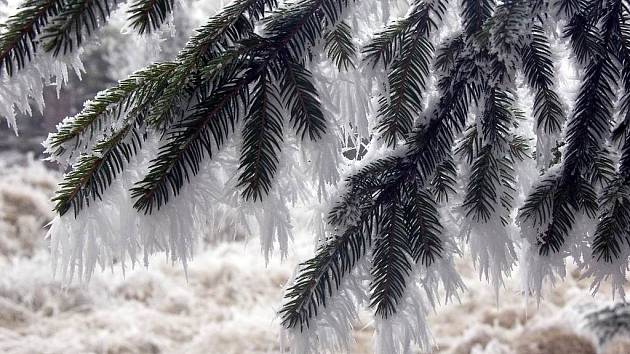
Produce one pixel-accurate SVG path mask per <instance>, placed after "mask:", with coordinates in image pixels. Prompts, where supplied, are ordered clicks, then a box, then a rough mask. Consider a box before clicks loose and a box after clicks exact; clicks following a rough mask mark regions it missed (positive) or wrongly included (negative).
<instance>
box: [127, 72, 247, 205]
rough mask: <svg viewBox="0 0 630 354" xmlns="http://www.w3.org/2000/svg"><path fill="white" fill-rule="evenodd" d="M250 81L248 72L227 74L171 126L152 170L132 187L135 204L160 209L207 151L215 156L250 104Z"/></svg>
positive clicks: (174, 193)
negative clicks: (204, 98) (191, 109)
mask: <svg viewBox="0 0 630 354" xmlns="http://www.w3.org/2000/svg"><path fill="white" fill-rule="evenodd" d="M251 81H252V80H251V79H250V78H249V77H248V76H245V77H238V78H234V77H231V78H230V77H228V78H225V79H224V81H223V82H221V85H218V86H217V87H216V88H215V89H214V90H213V91H212V92H211V93H210V94H209V95H208V99H207V100H205V101H203V102H200V103H199V104H197V105H196V107H194V108H193V114H191V115H189V116H188V117H186V119H184V120H182V121H180V122H178V123H176V124H174V125H173V126H171V127H170V129H169V131H168V133H167V137H166V143H165V144H164V145H163V146H162V147H160V152H159V154H158V156H157V157H156V158H155V159H154V160H153V163H152V165H151V166H150V167H149V172H148V173H147V174H146V176H145V177H144V178H143V179H142V180H141V181H139V182H137V183H136V184H135V185H134V187H133V188H132V189H131V196H132V198H134V199H136V201H135V203H134V208H136V209H137V210H140V211H143V212H144V213H151V212H152V211H153V209H159V208H160V207H161V206H162V205H163V204H165V203H167V202H168V201H169V196H170V195H171V194H172V195H177V194H178V193H179V190H180V189H181V187H182V186H183V185H184V183H185V182H188V181H189V180H190V178H191V177H192V175H195V174H197V172H198V171H199V169H200V162H201V160H202V159H203V158H205V157H206V154H207V155H208V156H209V157H212V155H213V153H214V150H213V148H212V146H213V145H215V146H216V148H217V149H218V148H220V147H221V146H222V145H223V143H224V142H225V140H226V139H227V138H228V135H229V134H230V132H231V131H232V130H234V126H235V124H236V121H237V120H238V119H239V118H240V117H241V107H243V106H245V107H247V106H248V104H249V93H248V85H249V83H250V82H251Z"/></svg>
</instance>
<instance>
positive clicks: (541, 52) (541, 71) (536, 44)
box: [521, 25, 565, 134]
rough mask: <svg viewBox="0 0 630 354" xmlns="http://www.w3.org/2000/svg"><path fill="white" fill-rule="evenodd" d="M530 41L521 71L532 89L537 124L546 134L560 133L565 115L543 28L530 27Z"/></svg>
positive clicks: (525, 49)
mask: <svg viewBox="0 0 630 354" xmlns="http://www.w3.org/2000/svg"><path fill="white" fill-rule="evenodd" d="M530 36H531V41H530V42H529V44H528V45H526V46H525V47H524V48H523V49H522V50H521V53H522V54H521V55H522V62H523V72H524V73H525V77H526V78H527V83H528V85H529V86H530V87H532V89H533V90H534V92H535V94H534V107H533V111H534V117H535V118H536V125H537V126H538V127H539V128H540V127H542V128H543V131H544V132H545V133H547V134H551V133H555V132H559V131H560V130H561V129H562V125H563V124H564V120H565V116H564V111H563V108H562V103H561V102H560V97H559V96H558V94H557V93H556V92H555V91H554V89H553V87H554V79H555V78H554V67H553V60H552V58H551V48H550V45H549V41H548V40H547V36H546V34H545V31H544V29H543V28H542V27H541V26H539V25H534V26H532V29H531V35H530Z"/></svg>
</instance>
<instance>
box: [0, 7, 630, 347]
mask: <svg viewBox="0 0 630 354" xmlns="http://www.w3.org/2000/svg"><path fill="white" fill-rule="evenodd" d="M32 1H34V2H35V5H33V6H35V7H34V9H36V10H37V9H40V8H39V7H37V6H43V5H42V4H44V3H46V0H32ZM48 1H51V0H48ZM377 2H378V1H376V0H375V1H360V2H359V1H353V0H292V1H275V0H235V1H233V2H231V3H230V4H228V5H226V6H225V7H224V9H223V10H221V11H219V12H218V13H217V14H215V15H213V16H211V17H210V18H209V19H208V21H207V22H206V24H205V25H203V26H201V27H200V28H199V29H198V30H197V31H196V32H195V33H194V34H193V35H192V37H191V38H190V40H189V41H188V43H187V44H186V45H185V46H184V48H183V49H182V50H181V51H180V52H179V54H177V56H175V57H174V58H173V59H170V60H161V61H158V62H155V63H152V64H150V65H148V66H146V67H144V68H141V69H138V70H137V71H135V72H134V73H133V74H131V75H130V76H129V77H128V78H126V79H123V80H121V81H120V82H119V83H118V84H117V85H115V86H114V87H111V88H109V89H107V90H104V91H102V92H101V93H99V94H98V95H97V97H95V99H94V100H93V101H90V102H88V103H86V105H85V107H84V109H83V110H82V111H81V112H80V113H79V114H77V115H76V116H74V117H70V118H67V119H66V120H64V122H62V123H61V124H60V125H59V127H58V131H57V132H56V133H53V134H51V136H50V137H49V138H48V140H47V142H46V146H47V151H48V153H49V154H50V156H51V157H50V158H51V159H52V160H56V161H59V162H61V163H62V164H64V163H67V164H69V165H71V166H72V167H71V169H70V171H69V172H68V173H67V174H66V175H65V178H64V181H63V182H62V183H61V185H60V188H59V190H58V193H57V195H56V196H55V199H54V200H55V202H56V203H57V204H56V208H55V210H56V211H57V212H58V214H59V216H58V217H57V218H56V219H55V220H54V221H53V223H52V225H51V229H50V233H49V234H50V237H51V239H52V241H53V253H54V254H55V256H56V257H55V259H57V260H58V263H57V268H58V269H59V271H60V273H61V274H62V275H63V277H64V279H65V280H66V281H71V280H72V279H73V278H79V279H82V280H89V277H90V275H91V274H92V272H93V271H94V269H95V268H96V267H97V265H100V266H101V267H111V266H113V265H114V264H115V263H118V264H119V265H121V266H122V268H123V269H124V268H125V267H126V266H127V264H128V262H131V264H132V265H133V264H135V263H136V262H139V261H140V260H142V262H143V263H144V264H146V263H147V262H148V260H149V256H150V255H151V254H153V253H157V252H164V253H166V254H167V256H168V257H169V258H170V259H172V260H174V261H175V260H177V261H180V262H181V263H182V264H183V265H184V266H186V264H187V263H188V262H189V261H190V259H191V257H192V255H193V252H194V244H195V240H196V239H197V238H198V237H200V236H201V235H203V234H204V233H206V232H208V227H209V226H208V225H216V222H215V221H216V220H215V218H216V217H217V215H218V214H223V213H225V214H226V215H229V216H227V218H229V219H233V220H241V221H242V222H243V223H244V224H246V225H247V226H249V227H250V230H252V232H259V233H260V234H261V248H262V251H263V253H264V254H265V255H266V256H269V255H271V253H272V251H274V249H279V251H280V252H279V253H280V254H281V255H284V254H286V252H288V248H289V241H290V239H291V237H292V231H291V230H292V225H293V224H292V220H291V206H292V205H295V204H296V203H309V202H312V200H313V199H314V198H315V197H317V198H319V200H318V202H320V203H321V204H322V205H325V206H328V209H329V210H328V212H327V213H326V216H325V217H323V218H321V217H320V219H321V220H320V221H321V223H320V225H318V226H317V227H316V231H317V232H315V233H316V240H317V249H316V251H315V255H314V256H313V257H312V258H310V259H308V260H306V261H305V262H303V263H302V264H301V265H300V266H299V267H298V270H297V273H296V275H295V277H294V279H293V281H292V282H291V283H290V284H289V285H288V286H287V289H286V295H285V299H284V302H283V307H282V308H281V310H280V311H279V316H280V317H281V318H280V320H281V322H282V325H283V326H284V327H285V328H286V332H287V334H288V337H289V338H290V339H291V350H293V351H295V352H318V351H322V350H324V351H326V350H327V351H329V352H336V351H340V350H348V348H349V344H350V342H349V333H350V329H351V326H352V323H353V319H354V318H355V317H356V314H357V309H358V307H359V306H367V307H369V308H370V309H371V311H372V312H373V316H374V321H375V324H376V328H377V331H376V332H377V333H376V336H377V337H376V341H375V344H376V345H375V350H376V351H377V352H387V353H390V352H405V351H406V350H408V349H409V348H411V346H413V345H420V346H421V347H423V348H425V349H428V348H429V346H430V343H431V340H430V335H429V333H430V331H429V330H428V328H427V327H426V320H425V314H426V311H428V310H429V309H430V308H433V307H435V305H436V304H437V303H438V302H439V299H440V297H439V296H438V288H439V287H443V290H444V292H445V294H446V299H447V300H449V299H451V298H452V297H456V296H457V294H458V293H459V292H460V291H461V290H463V284H462V283H461V280H460V279H459V276H458V274H457V272H456V271H455V270H454V268H453V267H452V260H453V256H454V255H457V254H458V253H460V248H462V249H464V250H468V251H470V253H471V254H472V256H473V259H474V261H475V264H476V266H477V269H478V271H479V273H480V275H481V276H482V277H485V278H486V279H488V281H490V282H491V283H492V284H493V286H494V287H495V289H496V291H497V294H498V291H499V289H500V287H501V285H502V284H503V281H504V277H507V276H510V275H511V271H512V269H513V268H514V265H515V264H516V262H517V258H518V256H517V255H520V258H521V259H526V260H527V261H526V262H521V269H522V271H523V273H522V277H523V288H524V289H523V290H524V291H525V292H526V293H527V294H533V295H535V296H537V297H538V298H540V297H541V296H542V294H543V288H544V285H545V283H548V282H554V281H555V280H556V279H557V278H561V277H563V276H564V274H565V272H566V271H565V263H566V262H567V260H568V259H569V258H572V259H573V260H574V261H576V262H578V263H579V264H580V266H581V267H582V268H583V269H584V270H585V273H584V274H586V275H587V276H591V277H592V279H593V288H594V290H597V288H598V286H599V284H600V283H601V281H603V280H604V279H611V280H612V282H613V288H614V289H615V291H616V292H617V293H619V294H620V295H622V296H623V295H624V294H623V285H624V284H625V282H626V271H627V269H628V252H629V249H630V246H629V245H630V241H628V240H629V238H628V230H629V229H630V213H629V212H628V210H630V198H628V193H627V187H628V184H629V183H630V167H629V166H630V155H629V154H630V143H629V140H628V139H627V137H628V135H629V134H628V132H629V130H628V129H630V124H629V122H630V120H629V119H630V26H629V25H628V23H630V9H629V8H628V6H627V3H626V2H624V1H623V0H607V1H604V2H602V1H591V0H586V1H578V2H575V1H572V0H557V1H546V0H536V1H525V0H510V1H494V0H461V1H449V0H409V1H381V2H380V4H379V5H380V6H375V5H376V3H377ZM64 4H65V3H64ZM104 4H107V3H104ZM83 5H85V4H83ZM29 6H31V5H29ZM64 6H65V5H64ZM29 9H30V8H29ZM55 9H56V8H55ZM108 9H109V8H108ZM31 10H32V9H31ZM70 10H71V9H69V8H64V7H63V6H62V7H61V8H60V9H59V11H57V10H56V11H53V13H52V14H51V15H50V16H51V18H52V20H51V23H52V25H51V26H52V28H53V29H52V30H53V31H55V28H56V31H57V33H61V34H63V33H65V32H64V31H63V26H62V27H59V26H58V25H55V23H59V20H58V19H57V17H59V16H61V17H62V18H63V17H64V16H65V15H63V14H64V13H68V14H69V15H68V16H70V17H67V16H66V20H67V21H72V19H75V20H76V19H77V17H76V16H73V15H72V13H73V12H68V11H70ZM173 10H174V6H173V2H172V1H168V0H158V1H147V0H136V1H133V2H132V3H131V4H130V5H129V11H130V14H131V17H130V23H131V27H132V28H133V29H135V30H136V31H138V32H140V33H146V32H152V33H156V31H159V28H160V26H161V25H162V26H163V25H164V24H165V22H167V21H168V19H169V18H170V14H171V12H172V11H173ZM25 11H26V10H25ZM29 11H30V10H29ZM73 11H74V10H73ZM36 12H37V11H36ZM106 12H107V15H108V14H109V10H108V11H106ZM74 14H75V15H76V13H74ZM107 15H106V14H105V13H103V14H102V16H101V20H102V21H105V20H106V19H108V18H109V17H108V16H107ZM28 18H29V17H28V16H18V17H15V18H14V20H11V21H18V22H20V21H21V22H22V23H23V22H24V21H27V20H28ZM11 21H10V22H11ZM46 23H47V22H46ZM97 24H100V22H98V21H97ZM84 25H85V24H84ZM43 27H49V26H43ZM79 27H81V26H79ZM97 27H98V26H97ZM24 28H27V27H24ZM94 29H95V28H93V26H90V25H87V27H86V30H87V32H89V31H91V30H94ZM33 31H34V32H35V33H36V34H37V35H39V34H40V29H39V28H34V29H33ZM60 31H61V32H60ZM4 33H9V35H8V37H7V35H4V37H1V38H2V40H1V41H0V48H9V49H7V50H6V51H5V54H6V53H9V52H11V53H21V54H24V55H23V56H19V55H18V56H15V55H13V54H12V55H13V56H9V57H8V59H6V60H4V61H3V63H4V68H5V71H6V74H8V75H9V80H13V79H14V78H18V77H20V75H21V72H24V73H26V72H27V70H28V68H27V66H28V65H31V64H33V63H35V61H36V60H38V58H39V56H37V57H36V58H35V59H33V60H34V61H28V65H26V62H25V61H24V60H23V59H24V58H26V57H27V54H28V53H29V52H28V50H29V48H30V47H28V44H29V43H30V42H28V41H26V42H25V43H26V45H27V46H26V47H24V46H22V47H20V48H21V49H20V48H16V49H11V48H10V46H9V47H7V46H6V43H9V42H6V38H9V39H10V38H11V37H10V36H11V35H15V34H16V33H17V34H18V35H20V33H19V32H15V31H13V32H11V31H8V32H4ZM11 33H13V34H11ZM42 33H48V32H47V30H46V28H44V30H43V32H42ZM83 34H84V32H82V30H80V31H79V33H78V37H76V39H74V40H73V38H72V36H70V37H67V36H63V35H60V36H58V37H55V38H57V39H58V40H59V41H60V42H59V41H57V42H54V45H52V44H51V45H49V46H48V48H50V49H51V50H52V51H53V53H54V54H58V53H60V52H61V49H64V50H63V53H65V52H66V50H65V49H66V48H69V49H72V48H75V47H76V45H77V44H80V42H81V41H82V38H83V37H82V35H83ZM75 35H77V34H76V33H75ZM24 48H26V49H24ZM20 50H23V52H21V51H20ZM1 53H3V51H2V50H1V49H0V54H1ZM557 58H564V59H562V62H566V63H568V64H569V66H570V68H568V69H567V68H559V67H558V65H556V63H555V62H556V59H557ZM569 58H570V59H569ZM12 65H13V66H12ZM14 68H15V70H17V71H16V72H14V71H15V70H13V69H14ZM575 68H579V69H580V70H576V69H575ZM559 71H563V72H564V73H560V74H559V73H558V72H559ZM568 71H575V72H579V73H581V74H580V78H579V79H580V81H581V82H580V85H579V86H580V87H579V89H578V90H577V94H576V95H575V97H573V95H572V94H566V93H560V92H558V91H559V90H560V88H561V87H560V86H561V84H559V83H558V82H559V81H558V77H567V75H565V74H566V72H568ZM24 75H27V74H24ZM524 96H526V97H524ZM7 99H10V100H14V98H7ZM20 99H22V101H21V102H26V101H24V99H23V98H20ZM526 100H531V103H532V104H531V105H532V107H531V108H530V107H527V109H526V110H524V111H523V110H522V109H521V108H522V106H523V104H522V101H526ZM569 108H570V109H569ZM613 123H614V124H613ZM534 139H535V141H534ZM534 146H535V149H534V148H532V147H534ZM340 150H341V151H340ZM534 161H535V162H534ZM534 166H536V167H534ZM340 176H344V177H343V181H342V182H340V181H339V180H340V179H342V178H341V177H340ZM530 185H531V188H530ZM310 191H316V192H315V193H310ZM316 214H318V215H321V214H322V212H321V210H319V211H316ZM322 224H323V225H322ZM519 228H520V232H519ZM253 230H258V231H253ZM458 235H459V236H460V237H456V236H458ZM525 263H526V264H525ZM440 284H441V285H440Z"/></svg>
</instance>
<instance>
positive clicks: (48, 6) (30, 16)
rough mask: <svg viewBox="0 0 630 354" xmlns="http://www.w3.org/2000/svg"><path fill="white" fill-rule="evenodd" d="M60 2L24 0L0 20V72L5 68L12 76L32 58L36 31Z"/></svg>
mask: <svg viewBox="0 0 630 354" xmlns="http://www.w3.org/2000/svg"><path fill="white" fill-rule="evenodd" d="M63 4H64V1H62V0H28V1H26V2H24V3H23V4H22V5H21V6H20V7H19V9H18V12H17V13H16V14H15V15H13V16H11V17H9V19H8V20H7V21H6V23H4V24H2V31H1V33H0V74H1V73H2V71H5V72H6V73H7V75H9V76H12V75H13V74H14V73H15V72H16V71H18V70H20V69H22V68H24V66H25V65H26V63H28V62H30V61H31V60H32V59H33V57H34V56H35V54H36V53H35V51H36V46H37V38H38V36H39V34H40V33H41V32H42V30H43V29H44V27H45V26H46V25H47V24H48V23H49V22H50V19H51V17H54V16H57V15H58V14H59V12H60V11H61V8H62V6H63ZM3 69H4V70H3Z"/></svg>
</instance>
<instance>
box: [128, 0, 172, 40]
mask: <svg viewBox="0 0 630 354" xmlns="http://www.w3.org/2000/svg"><path fill="white" fill-rule="evenodd" d="M174 6H175V3H174V1H173V0H135V1H134V2H133V3H132V4H131V5H130V6H129V10H128V11H127V12H128V14H129V22H130V25H131V27H132V28H133V29H135V30H136V31H138V33H140V34H144V33H151V32H153V31H156V30H157V29H159V28H160V26H161V25H162V24H163V23H164V22H165V21H166V18H167V16H168V15H169V14H171V13H172V12H173V8H174Z"/></svg>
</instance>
